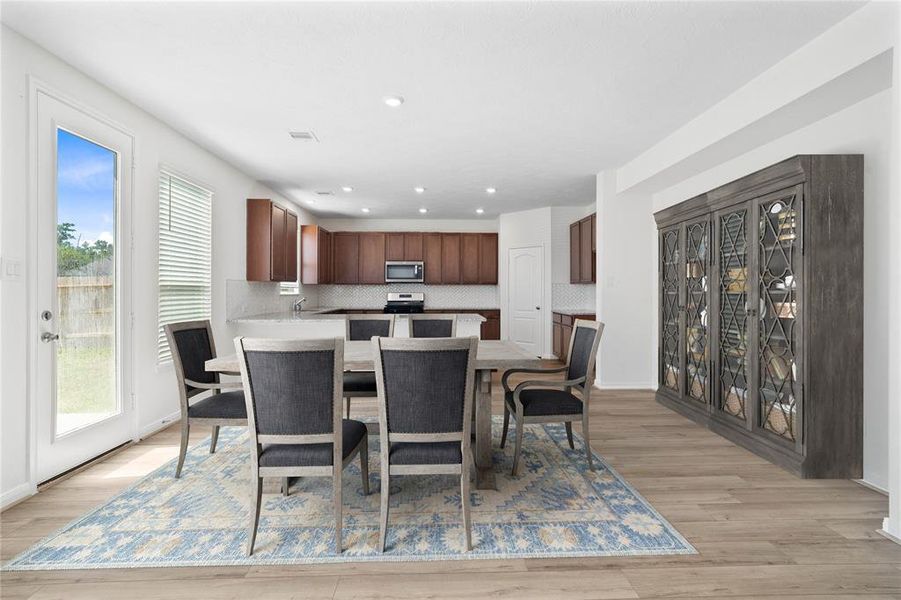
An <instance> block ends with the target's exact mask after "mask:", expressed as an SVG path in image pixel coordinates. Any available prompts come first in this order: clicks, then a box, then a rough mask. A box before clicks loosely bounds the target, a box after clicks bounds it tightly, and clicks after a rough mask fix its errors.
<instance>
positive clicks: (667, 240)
mask: <svg viewBox="0 0 901 600" xmlns="http://www.w3.org/2000/svg"><path fill="white" fill-rule="evenodd" d="M659 235H660V241H659V246H660V247H659V260H660V346H659V348H660V363H659V367H660V368H659V377H660V387H661V388H665V389H668V390H671V391H672V392H674V393H676V394H679V395H681V394H682V390H683V388H684V382H685V378H684V371H683V369H682V352H681V349H682V331H683V327H682V285H683V283H684V279H683V278H682V275H681V274H682V273H683V272H684V267H683V265H684V250H683V239H682V228H681V226H675V227H671V228H669V229H663V230H661V231H660V234H659Z"/></svg>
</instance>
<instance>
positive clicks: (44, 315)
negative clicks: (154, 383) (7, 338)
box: [31, 90, 134, 482]
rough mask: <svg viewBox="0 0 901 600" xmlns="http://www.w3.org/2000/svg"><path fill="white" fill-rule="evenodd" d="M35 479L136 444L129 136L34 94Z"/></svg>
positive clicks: (43, 95) (49, 96)
mask: <svg viewBox="0 0 901 600" xmlns="http://www.w3.org/2000/svg"><path fill="white" fill-rule="evenodd" d="M36 102H37V113H36V114H37V121H36V125H37V131H36V141H37V164H36V176H37V200H38V202H37V207H36V210H37V239H36V249H37V261H36V265H37V269H36V285H37V290H36V291H37V293H36V297H35V300H36V303H35V305H33V306H32V311H33V315H32V318H34V319H35V323H36V326H35V327H34V328H33V329H32V331H33V332H34V338H35V339H33V340H31V343H32V344H34V345H35V352H34V354H33V356H34V357H35V361H34V364H33V365H32V368H33V369H34V373H33V379H32V381H34V382H35V388H34V391H35V397H34V402H35V404H34V406H35V409H36V410H35V415H34V416H35V419H36V423H35V430H36V434H37V436H36V440H35V451H36V457H35V459H36V460H35V473H34V476H35V478H36V481H37V482H43V481H46V480H48V479H51V478H53V477H55V476H57V475H59V474H60V473H63V472H65V471H67V470H68V469H71V468H72V467H75V466H77V465H79V464H81V463H83V462H86V461H88V460H90V459H92V458H94V457H96V456H98V455H100V454H103V453H104V452H106V451H107V450H110V449H112V448H115V447H116V446H118V445H120V444H122V443H124V442H127V441H128V440H130V439H132V437H133V435H132V433H133V427H134V426H133V420H132V411H133V407H132V406H131V401H130V398H129V394H128V392H127V390H128V389H129V387H128V386H127V385H126V377H127V369H125V368H124V367H125V365H127V362H128V361H127V356H128V352H127V349H128V348H129V343H130V336H129V327H127V325H128V324H129V323H130V318H129V313H130V309H129V302H128V295H127V290H128V288H129V286H128V281H129V280H128V268H127V266H128V264H129V261H128V256H129V247H130V241H131V237H130V236H131V232H130V228H129V227H127V226H126V224H127V223H128V219H127V218H126V213H127V206H128V205H129V195H130V189H131V168H132V167H131V166H132V142H133V138H132V137H131V136H129V135H128V134H126V133H124V132H122V131H120V130H119V129H117V128H115V127H113V126H111V125H109V124H107V123H104V122H103V121H100V120H98V119H96V118H94V117H93V116H91V115H89V114H87V113H86V112H84V111H82V110H80V109H78V108H76V107H75V106H73V105H71V104H69V103H67V102H64V101H62V100H59V99H57V98H55V97H53V96H51V95H49V94H48V93H46V92H44V91H43V90H38V91H37V98H36Z"/></svg>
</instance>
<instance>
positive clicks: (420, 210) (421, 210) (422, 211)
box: [419, 208, 429, 214]
mask: <svg viewBox="0 0 901 600" xmlns="http://www.w3.org/2000/svg"><path fill="white" fill-rule="evenodd" d="M419 212H421V213H422V214H426V213H427V212H429V209H427V208H420V209H419Z"/></svg>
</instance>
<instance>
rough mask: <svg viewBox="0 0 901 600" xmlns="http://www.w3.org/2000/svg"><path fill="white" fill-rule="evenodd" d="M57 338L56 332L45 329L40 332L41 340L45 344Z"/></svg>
mask: <svg viewBox="0 0 901 600" xmlns="http://www.w3.org/2000/svg"><path fill="white" fill-rule="evenodd" d="M58 339H59V334H58V333H50V332H49V331H45V332H44V333H42V334H41V341H42V342H44V343H45V344H49V343H50V342H53V341H56V340H58Z"/></svg>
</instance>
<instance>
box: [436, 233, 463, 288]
mask: <svg viewBox="0 0 901 600" xmlns="http://www.w3.org/2000/svg"><path fill="white" fill-rule="evenodd" d="M460 245H461V237H460V234H459V233H442V234H441V283H444V284H448V283H460V282H461V273H460Z"/></svg>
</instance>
